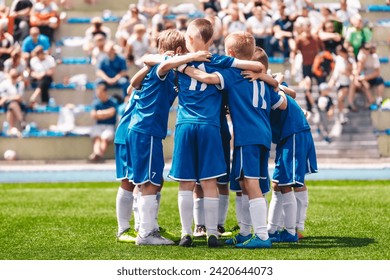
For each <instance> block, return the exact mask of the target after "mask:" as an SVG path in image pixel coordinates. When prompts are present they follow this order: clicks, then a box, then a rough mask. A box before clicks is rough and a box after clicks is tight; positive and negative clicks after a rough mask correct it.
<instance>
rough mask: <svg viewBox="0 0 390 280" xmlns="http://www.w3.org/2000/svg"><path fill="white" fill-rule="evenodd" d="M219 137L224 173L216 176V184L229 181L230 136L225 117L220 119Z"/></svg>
mask: <svg viewBox="0 0 390 280" xmlns="http://www.w3.org/2000/svg"><path fill="white" fill-rule="evenodd" d="M221 138H222V148H223V156H224V158H225V163H226V175H224V176H222V177H219V178H218V184H221V185H222V184H227V183H229V177H230V140H231V139H232V136H231V135H230V131H229V125H228V123H227V120H226V117H225V119H224V120H223V121H221Z"/></svg>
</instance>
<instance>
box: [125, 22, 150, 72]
mask: <svg viewBox="0 0 390 280" xmlns="http://www.w3.org/2000/svg"><path fill="white" fill-rule="evenodd" d="M149 46H150V40H149V36H148V34H147V33H146V28H145V26H144V25H143V24H136V25H135V26H134V33H133V34H132V35H131V36H130V38H129V39H128V40H127V45H126V49H125V56H126V58H127V59H128V60H129V61H130V62H131V63H134V64H135V65H136V66H138V67H139V68H142V67H143V62H142V60H141V58H142V57H143V56H144V55H145V54H147V53H148V52H149Z"/></svg>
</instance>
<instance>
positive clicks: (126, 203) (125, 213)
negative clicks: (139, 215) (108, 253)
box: [116, 187, 133, 235]
mask: <svg viewBox="0 0 390 280" xmlns="http://www.w3.org/2000/svg"><path fill="white" fill-rule="evenodd" d="M132 211H133V192H130V191H127V190H125V189H123V188H121V187H119V189H118V193H117V195H116V218H117V221H118V235H119V234H121V233H122V232H124V231H125V230H126V229H128V228H130V219H131V213H132Z"/></svg>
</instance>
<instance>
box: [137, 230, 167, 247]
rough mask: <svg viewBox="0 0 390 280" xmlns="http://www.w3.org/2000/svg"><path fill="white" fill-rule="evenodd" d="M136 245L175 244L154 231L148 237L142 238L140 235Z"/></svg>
mask: <svg viewBox="0 0 390 280" xmlns="http://www.w3.org/2000/svg"><path fill="white" fill-rule="evenodd" d="M135 244H136V245H173V244H175V242H173V241H172V240H169V239H167V238H165V237H162V236H161V235H160V233H159V232H158V231H154V232H152V233H151V234H149V235H148V236H146V237H141V236H140V235H139V234H138V236H137V239H136V241H135Z"/></svg>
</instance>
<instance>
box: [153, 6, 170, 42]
mask: <svg viewBox="0 0 390 280" xmlns="http://www.w3.org/2000/svg"><path fill="white" fill-rule="evenodd" d="M168 15H169V5H168V4H161V5H160V6H159V7H158V12H157V13H156V14H155V15H154V16H153V17H152V40H157V38H158V34H160V32H161V31H163V30H166V29H167V24H168V22H169V20H168V19H167V16H168ZM155 45H156V46H157V44H155Z"/></svg>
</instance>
